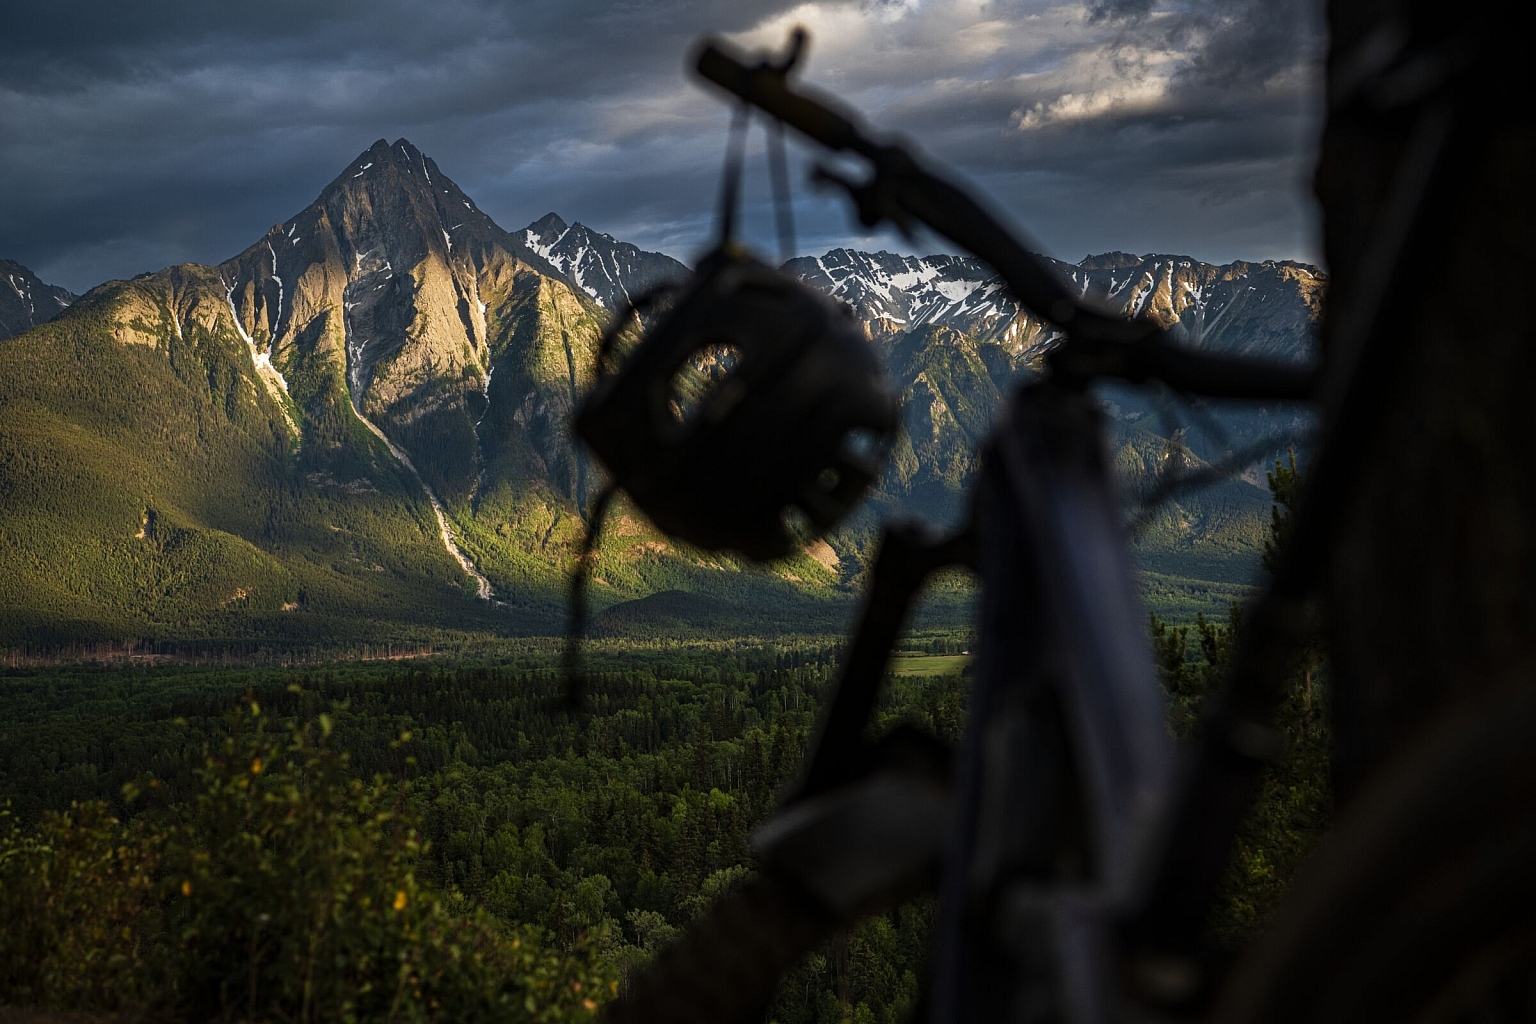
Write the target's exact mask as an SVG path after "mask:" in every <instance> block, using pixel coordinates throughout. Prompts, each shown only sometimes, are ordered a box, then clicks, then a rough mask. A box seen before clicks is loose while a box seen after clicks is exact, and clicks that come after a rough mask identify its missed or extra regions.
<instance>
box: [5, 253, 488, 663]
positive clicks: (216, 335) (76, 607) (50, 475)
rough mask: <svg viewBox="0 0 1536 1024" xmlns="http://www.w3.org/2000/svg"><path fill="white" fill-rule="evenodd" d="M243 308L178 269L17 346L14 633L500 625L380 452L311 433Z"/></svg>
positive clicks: (8, 531)
mask: <svg viewBox="0 0 1536 1024" xmlns="http://www.w3.org/2000/svg"><path fill="white" fill-rule="evenodd" d="M223 298H224V296H223V289H222V288H221V287H220V286H219V280H218V277H217V276H216V275H215V273H214V272H213V271H212V269H211V268H207V267H196V266H182V267H173V268H171V269H169V270H166V271H162V272H160V273H159V274H155V275H153V276H149V277H146V278H142V279H136V280H134V281H129V282H118V283H115V284H112V285H109V286H106V287H104V288H102V289H98V290H97V291H95V292H93V293H92V294H91V295H90V296H88V297H87V298H86V299H85V300H83V301H82V302H81V303H79V304H78V305H76V306H75V307H73V308H72V309H70V310H69V311H67V312H66V314H65V315H64V316H62V317H61V318H59V319H57V320H55V321H53V322H52V323H49V324H45V325H43V326H41V327H38V328H35V329H33V330H31V331H28V332H26V333H24V334H22V335H19V336H17V337H15V338H11V339H8V340H6V341H4V342H3V343H0V381H3V382H4V383H3V387H0V574H3V575H4V577H5V578H6V580H7V585H6V586H5V587H4V588H0V642H4V643H10V644H16V643H30V644H40V645H46V644H48V643H49V642H67V641H70V640H75V639H80V638H87V639H92V640H110V639H114V638H129V637H133V638H139V637H149V638H155V637H222V636H231V635H256V636H263V635H274V636H277V635H280V636H283V637H289V638H303V637H322V636H324V637H333V636H337V635H338V634H339V635H342V636H345V635H356V634H359V633H361V632H363V631H364V630H365V629H366V628H368V623H367V622H365V621H363V620H365V619H366V620H372V622H373V624H374V628H377V627H379V626H383V627H384V628H386V629H392V630H393V631H395V632H398V633H400V634H402V635H408V634H413V633H414V634H416V635H419V636H428V635H432V634H433V633H434V632H435V631H438V630H444V629H447V630H462V629H466V628H468V629H476V628H478V629H481V630H484V629H489V628H492V627H494V626H495V625H496V624H495V623H494V621H493V620H492V619H491V617H490V615H489V614H488V612H487V610H486V609H481V608H477V607H476V603H475V602H473V601H472V600H470V599H468V598H467V597H466V596H465V595H464V585H463V577H462V574H461V573H460V572H459V570H458V567H457V566H455V565H454V564H453V563H452V561H451V560H450V559H449V558H448V556H447V554H446V552H445V551H444V550H443V548H442V546H441V544H440V543H439V542H438V538H437V536H436V524H435V523H434V522H433V521H432V519H431V513H430V510H428V509H426V508H424V507H423V506H422V504H421V502H420V501H419V500H418V499H417V497H416V496H415V495H414V494H412V493H411V482H410V481H409V480H407V479H405V478H404V476H403V474H402V473H401V472H400V470H399V468H398V467H397V465H396V464H395V462H394V460H393V459H392V458H390V457H389V455H388V453H387V452H385V451H384V450H383V446H382V445H381V444H379V443H378V442H377V441H376V440H374V439H373V438H371V437H370V436H369V435H368V434H367V433H366V432H365V431H363V430H362V429H361V427H358V428H356V429H354V430H351V431H349V432H348V433H347V434H345V435H342V436H338V437H334V438H333V439H332V440H331V441H330V442H329V443H328V444H326V445H325V446H324V447H323V448H322V449H321V450H316V448H317V447H318V446H308V447H300V446H299V445H298V443H297V438H295V437H293V436H291V434H290V433H289V432H288V430H287V429H286V426H285V422H286V420H285V417H284V415H283V410H282V409H281V408H279V407H278V403H277V401H276V400H274V398H273V397H272V395H271V394H269V393H268V392H267V391H266V390H265V389H264V388H262V387H261V386H260V385H259V384H258V383H257V381H256V379H255V374H254V373H253V372H252V361H251V356H250V352H249V350H248V348H247V346H246V344H245V343H244V341H243V340H242V339H241V338H240V337H239V336H238V335H237V333H236V332H235V330H234V329H233V328H232V326H231V323H230V319H229V316H228V313H227V307H226V309H224V310H221V309H220V307H221V306H222V305H223ZM177 303H179V305H180V308H176V304H177Z"/></svg>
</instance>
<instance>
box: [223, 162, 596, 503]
mask: <svg viewBox="0 0 1536 1024" xmlns="http://www.w3.org/2000/svg"><path fill="white" fill-rule="evenodd" d="M219 273H220V275H221V277H222V278H223V279H224V281H225V285H226V288H227V289H228V295H229V303H230V306H231V308H232V309H233V311H234V315H235V317H236V319H237V321H238V322H239V324H240V325H241V329H242V330H243V331H244V332H245V334H246V335H247V336H248V337H249V338H250V339H251V340H250V344H251V346H252V349H253V351H254V352H255V353H256V358H257V359H258V360H265V361H266V362H270V364H271V366H272V367H273V368H274V369H275V370H276V371H277V372H278V373H279V374H281V375H282V378H283V380H284V381H285V382H286V386H287V389H288V391H289V393H290V394H291V395H292V396H293V398H294V401H295V402H296V403H297V404H298V406H299V407H300V408H301V410H302V411H303V417H302V419H303V422H304V430H305V433H306V435H311V434H312V435H314V440H315V441H316V442H317V443H321V444H324V443H329V442H330V441H331V440H333V439H334V438H333V435H334V434H335V433H336V432H337V431H338V430H344V427H345V421H346V420H347V419H348V417H349V415H350V413H352V412H354V411H355V413H356V414H357V415H358V416H360V417H362V418H364V419H366V420H367V421H369V422H370V423H372V424H374V425H375V426H377V427H378V428H379V429H381V430H382V431H383V432H384V433H385V434H386V435H387V436H388V437H389V438H390V439H391V440H392V441H393V442H394V443H396V444H398V445H400V446H401V448H403V449H404V450H405V451H406V452H408V453H409V454H410V455H411V457H412V460H413V462H414V464H415V465H416V466H417V467H418V468H419V469H420V472H421V473H422V475H423V478H424V479H425V480H426V482H427V483H428V484H429V486H431V487H432V488H433V489H434V491H435V492H436V493H437V494H438V495H439V496H440V497H441V499H442V500H443V502H444V503H445V504H446V505H448V506H449V507H451V508H460V507H463V506H464V505H465V504H466V503H468V502H471V501H472V500H473V499H474V497H475V495H476V493H477V490H478V488H479V486H480V484H481V482H482V481H483V479H484V473H485V469H486V466H487V465H488V463H489V462H490V461H493V460H495V459H496V457H497V456H498V454H499V453H500V452H501V450H502V449H504V448H505V447H506V445H507V443H508V441H509V439H508V438H507V437H506V436H505V430H506V429H507V428H510V427H511V426H513V425H514V424H516V425H519V426H522V427H524V428H525V429H528V430H531V431H533V432H534V433H536V434H540V435H541V439H542V440H545V441H548V442H550V444H551V445H552V446H553V449H555V450H547V451H546V452H545V455H546V458H545V462H546V463H550V464H555V465H556V466H558V467H559V468H562V469H563V470H564V479H562V480H560V483H561V484H562V485H563V487H564V490H565V491H566V493H568V494H570V495H571V496H574V495H575V491H574V489H573V487H574V483H573V481H572V476H573V474H572V472H571V468H570V465H569V464H570V462H571V459H570V457H569V454H568V450H561V449H565V448H566V446H565V445H564V443H563V441H560V440H559V439H558V438H557V437H556V434H558V433H559V432H558V431H553V430H552V429H551V428H552V426H553V425H554V419H555V418H557V417H558V416H560V415H561V414H562V410H564V409H565V408H568V406H569V394H570V390H571V387H572V386H573V385H574V384H575V383H576V381H575V379H574V377H573V375H579V374H580V373H581V372H584V367H585V366H586V365H587V364H588V363H589V362H590V356H589V354H588V351H587V350H588V349H589V348H590V346H591V344H592V342H593V340H594V339H595V332H596V330H597V320H596V317H597V314H598V309H597V307H596V306H595V305H594V304H593V303H592V301H591V299H590V298H588V297H587V296H586V295H585V294H583V293H580V292H578V291H576V290H575V289H573V288H572V287H571V286H570V285H569V284H568V283H567V282H566V281H565V280H563V278H562V277H560V276H559V275H558V274H557V273H556V272H554V271H553V270H552V268H550V267H549V266H548V265H547V264H546V263H545V261H544V260H543V259H542V258H540V257H539V256H538V255H537V254H535V253H533V252H532V251H531V250H529V249H527V247H526V246H524V245H523V244H522V243H521V242H520V241H519V240H518V239H516V238H514V237H513V236H511V235H509V234H508V233H507V232H505V231H503V230H502V229H501V228H500V227H498V226H497V225H496V223H495V222H494V221H492V220H491V218H490V217H488V216H487V215H486V214H484V213H483V212H481V211H480V210H479V209H478V208H477V207H476V206H475V204H474V201H473V200H472V199H470V198H469V197H468V196H467V195H465V194H464V192H463V191H462V190H460V189H459V187H458V186H457V185H455V184H454V183H453V182H452V181H451V180H450V179H449V178H448V177H447V176H446V175H445V174H443V173H442V171H441V170H439V169H438V167H437V165H436V163H434V162H433V161H432V160H431V159H429V158H427V157H425V156H423V155H422V153H421V152H420V151H419V150H417V149H416V148H415V147H413V146H412V145H410V143H408V142H406V141H405V140H403V139H401V140H399V141H397V142H396V143H395V144H394V145H388V144H386V143H385V142H384V141H383V140H382V139H381V140H380V141H378V142H377V143H375V144H374V145H373V146H372V147H370V148H369V149H368V150H367V151H366V152H364V153H363V154H361V155H360V156H359V157H358V158H357V159H356V160H354V161H353V162H352V163H351V165H349V166H348V167H347V169H346V170H344V171H343V172H342V173H341V174H340V175H339V176H338V177H337V178H336V179H335V180H334V181H333V182H331V184H330V185H328V186H326V188H325V189H324V191H322V192H321V194H320V197H319V198H318V199H317V200H316V201H315V202H314V203H313V204H312V205H311V206H309V207H308V208H307V209H305V210H303V211H302V212H300V213H299V214H298V215H296V216H295V217H293V218H291V219H289V220H287V221H285V222H283V223H281V224H277V225H275V226H274V227H273V228H272V229H271V230H270V231H268V232H267V235H266V237H264V238H263V239H261V240H260V241H259V242H257V243H256V244H255V245H252V246H251V247H250V248H248V249H246V250H245V251H244V252H242V253H241V254H240V255H238V256H236V257H234V258H233V259H231V260H229V261H227V262H226V263H223V264H221V265H220V267H219ZM514 348H515V349H517V351H513V349H514ZM530 359H531V361H532V363H533V364H535V372H533V373H532V374H531V375H530V373H528V372H526V371H528V370H529V368H530V367H529V363H530ZM498 369H502V370H503V372H502V374H501V377H500V379H499V380H498V379H497V377H496V373H497V370H498ZM505 403H511V404H512V405H514V406H515V407H517V408H518V409H520V410H522V414H521V420H520V422H519V421H518V420H517V419H513V418H507V417H503V416H501V415H500V414H499V412H498V415H496V416H491V417H488V416H487V411H488V407H489V406H490V405H492V404H496V405H502V404H505ZM498 431H500V432H498ZM516 440H520V439H516ZM514 446H516V444H515V442H514ZM544 468H550V466H549V465H546V466H545V467H544ZM555 475H556V476H559V475H560V474H559V473H555Z"/></svg>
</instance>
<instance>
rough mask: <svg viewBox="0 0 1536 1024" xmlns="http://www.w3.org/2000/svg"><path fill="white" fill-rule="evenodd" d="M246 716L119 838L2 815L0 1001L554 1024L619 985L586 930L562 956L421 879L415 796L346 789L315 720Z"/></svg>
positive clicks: (80, 816) (222, 1014) (249, 1016)
mask: <svg viewBox="0 0 1536 1024" xmlns="http://www.w3.org/2000/svg"><path fill="white" fill-rule="evenodd" d="M246 708H247V709H248V711H244V712H242V714H241V715H240V716H238V717H237V718H236V721H235V727H234V728H233V729H231V730H230V732H229V734H228V735H227V736H226V737H225V738H224V740H223V741H222V742H221V743H220V744H218V746H217V747H216V749H214V750H213V751H211V752H209V753H208V754H207V756H206V758H205V760H204V762H203V765H202V766H201V767H200V768H199V769H198V770H197V772H196V777H197V782H198V792H197V794H196V796H195V798H194V799H193V800H192V801H191V803H190V804H186V805H181V806H179V807H176V808H173V809H172V811H171V812H168V813H166V814H162V815H146V816H145V817H143V818H140V819H137V820H135V821H133V822H131V823H129V824H127V825H124V824H122V823H120V822H119V821H118V820H117V819H115V818H113V817H111V816H110V814H109V813H108V811H107V809H106V808H105V806H104V805H102V804H101V803H90V804H75V805H74V806H72V807H71V808H70V809H69V810H68V811H65V812H50V813H49V814H47V815H45V816H44V817H43V818H42V820H41V821H40V822H39V824H38V825H37V826H36V827H34V828H32V829H24V828H21V827H20V826H18V825H16V824H15V822H14V819H12V820H11V822H10V829H9V831H8V833H7V834H6V835H5V836H4V838H3V840H0V900H3V901H4V902H3V904H0V906H3V910H4V911H5V913H6V920H7V922H8V926H7V928H6V929H5V930H3V931H0V936H3V937H0V944H3V945H0V951H3V953H4V960H3V963H4V964H5V970H4V973H3V976H0V980H3V985H4V988H3V989H0V1000H3V1001H6V1002H15V1003H22V1004H27V1005H35V1006H43V1007H50V1008H86V1009H104V1010H118V1011H138V1012H150V1011H153V1012H156V1013H158V1014H161V1015H170V1016H174V1017H176V1018H178V1019H186V1020H207V1019H210V1018H220V1019H231V1018H236V1019H243V1020H252V1021H255V1020H358V1021H363V1020H429V1019H452V1020H487V1021H490V1020H506V1021H523V1020H526V1021H556V1020H567V1019H582V1018H585V1017H588V1016H590V1015H591V1013H592V1011H593V1010H594V1009H595V1008H596V1006H597V999H596V998H594V996H596V997H598V998H601V997H602V996H603V995H604V994H606V993H607V992H610V991H612V985H611V982H610V979H608V978H607V977H605V976H604V974H603V973H602V971H600V970H599V969H597V968H595V967H593V966H592V964H591V963H590V960H589V958H588V957H587V956H586V955H585V953H584V950H586V949H587V948H589V946H590V941H589V939H588V937H587V936H572V941H571V942H570V943H568V944H567V948H569V949H572V950H575V952H574V953H561V952H556V951H554V950H553V949H550V948H546V947H545V946H544V945H543V943H542V939H541V936H540V934H539V932H538V931H537V930H536V929H529V928H515V927H509V926H507V925H505V924H504V923H502V922H499V921H497V920H496V919H494V918H493V917H491V916H490V915H488V914H485V913H484V912H478V911H473V910H469V909H467V908H465V907H464V906H463V905H462V900H460V899H457V898H455V897H454V896H452V894H449V895H446V896H445V895H442V894H440V893H439V892H438V891H437V890H435V889H433V888H432V887H431V886H429V885H425V884H423V883H422V882H420V881H419V880H418V878H417V868H418V865H419V863H420V861H421V858H422V855H423V853H424V851H425V844H424V843H423V841H422V840H421V838H420V836H419V834H418V832H417V825H418V818H417V816H416V814H415V813H414V811H413V809H412V804H411V801H410V800H409V794H408V791H407V789H406V788H405V787H402V786H400V785H392V784H387V783H385V782H384V781H383V780H381V779H377V778H376V779H374V780H373V781H372V782H365V781H363V780H361V779H358V778H356V777H355V775H354V774H353V773H352V772H351V770H350V768H349V765H348V759H347V757H346V755H345V754H341V753H338V752H336V751H335V750H334V749H333V748H332V747H331V746H330V745H329V744H328V742H327V740H328V738H329V736H330V734H331V731H332V723H331V722H330V720H329V718H328V717H327V716H324V715H321V716H319V717H317V718H316V719H314V720H313V721H311V722H310V723H308V724H306V725H304V726H301V727H296V728H292V729H291V730H281V731H271V730H269V729H268V728H267V727H266V726H267V723H266V720H265V719H264V718H263V717H262V716H261V713H260V708H259V705H258V704H257V703H256V702H254V701H252V702H250V703H249V704H248V705H246ZM247 716H248V718H247ZM130 795H133V794H130ZM16 922H25V924H23V925H18V924H17V923H16ZM595 939H596V937H595V936H594V937H593V940H595Z"/></svg>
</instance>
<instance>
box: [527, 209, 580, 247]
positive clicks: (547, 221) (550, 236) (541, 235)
mask: <svg viewBox="0 0 1536 1024" xmlns="http://www.w3.org/2000/svg"><path fill="white" fill-rule="evenodd" d="M569 230H570V225H569V224H567V223H566V222H565V221H564V220H562V219H561V218H560V215H559V214H558V213H555V212H553V211H551V212H549V213H546V214H545V215H544V216H542V217H540V218H539V219H538V220H536V221H534V222H533V223H532V224H529V225H528V232H529V234H530V235H532V236H533V237H535V238H537V239H538V240H539V241H540V242H544V243H545V244H552V243H554V242H555V241H556V240H557V239H559V237H560V236H561V235H563V234H565V233H566V232H567V231H569Z"/></svg>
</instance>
